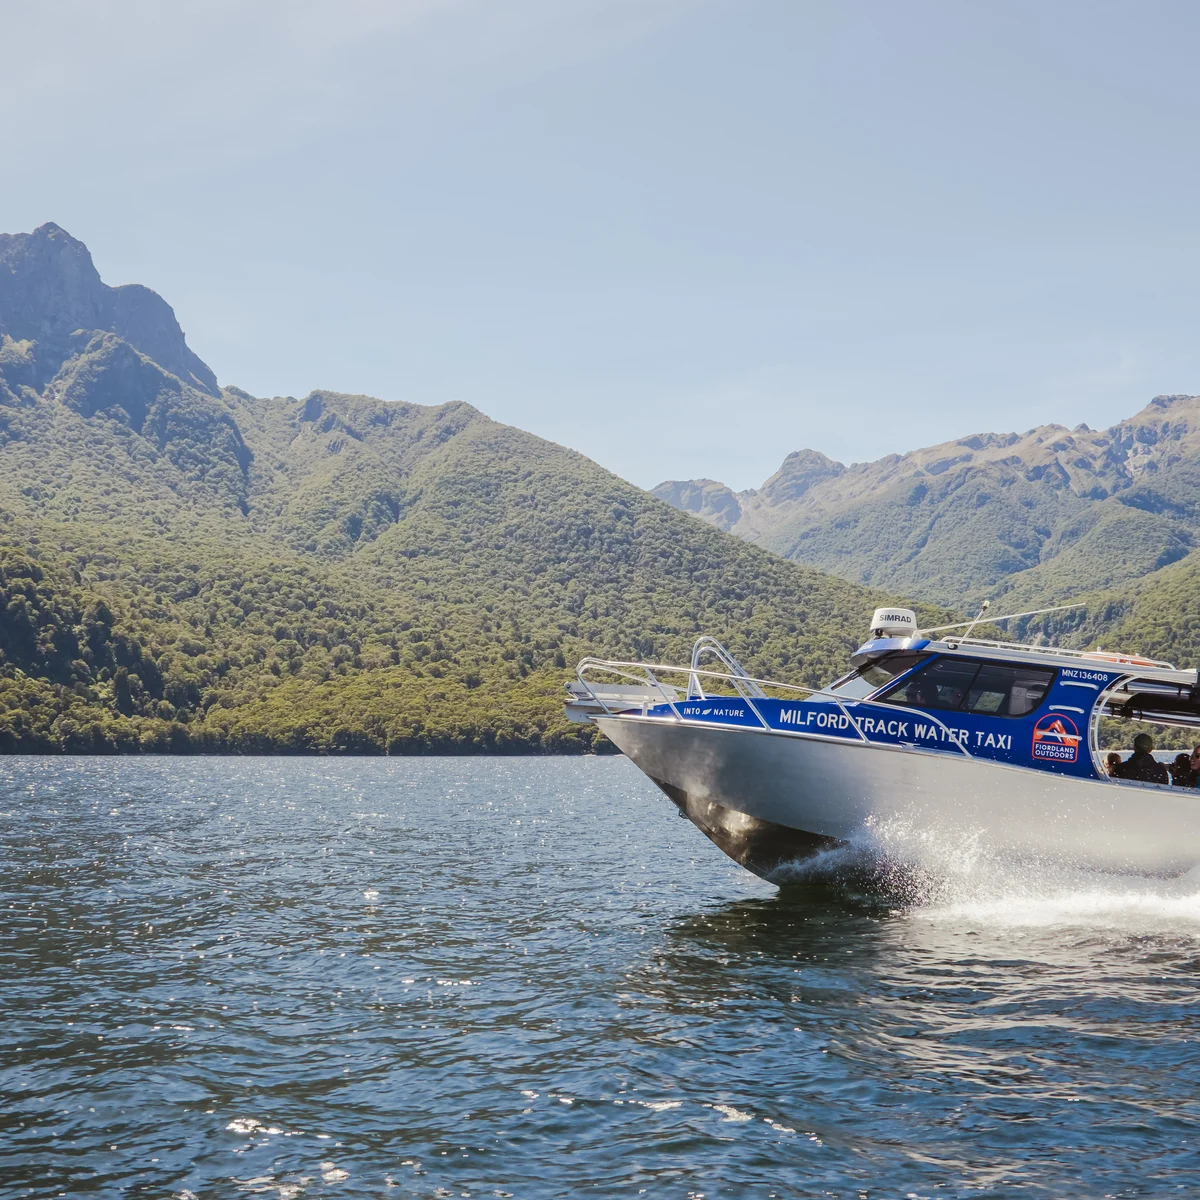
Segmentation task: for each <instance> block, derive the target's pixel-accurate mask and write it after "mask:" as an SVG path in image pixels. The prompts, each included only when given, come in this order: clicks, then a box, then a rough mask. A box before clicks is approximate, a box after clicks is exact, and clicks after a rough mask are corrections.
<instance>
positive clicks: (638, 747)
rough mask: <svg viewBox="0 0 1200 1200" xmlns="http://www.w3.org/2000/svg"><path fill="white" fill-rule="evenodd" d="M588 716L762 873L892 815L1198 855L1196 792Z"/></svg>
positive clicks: (1054, 845)
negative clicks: (595, 720)
mask: <svg viewBox="0 0 1200 1200" xmlns="http://www.w3.org/2000/svg"><path fill="white" fill-rule="evenodd" d="M597 724H598V725H599V727H600V729H601V730H602V731H603V732H604V734H605V735H606V736H607V737H609V738H610V739H611V740H612V741H613V742H614V743H615V744H616V745H617V746H618V747H619V748H620V749H621V750H622V751H623V752H624V753H625V754H626V755H627V756H628V757H629V758H630V759H632V761H633V762H634V763H635V764H636V765H637V766H638V767H639V768H641V770H642V771H643V772H645V774H647V775H648V776H650V778H651V779H653V780H654V782H655V783H657V784H658V785H659V786H660V787H661V788H662V789H663V791H665V792H666V793H667V794H668V795H669V796H670V797H671V798H672V799H673V800H674V801H675V802H676V804H677V805H679V807H680V810H681V812H685V813H686V814H687V815H688V817H690V818H691V819H692V821H693V822H694V823H695V824H697V825H698V826H699V827H700V828H701V829H702V830H703V831H704V832H705V833H706V834H707V835H708V836H709V837H710V838H712V840H713V841H714V842H716V843H717V845H719V846H720V847H721V848H722V849H723V850H724V851H725V852H726V853H727V854H729V855H730V856H731V857H732V858H734V859H735V860H737V861H738V862H740V863H742V864H743V865H744V866H746V867H748V868H749V869H750V870H753V871H755V872H756V873H757V874H760V875H763V876H770V875H771V874H772V873H773V872H774V871H776V870H777V868H778V867H779V866H780V865H781V864H782V863H784V862H787V861H789V860H791V859H795V858H797V857H802V856H803V855H805V854H811V853H813V852H815V851H818V850H820V849H822V848H824V847H829V846H833V845H836V844H838V843H842V842H848V841H850V840H852V839H854V838H855V837H856V835H859V834H861V833H862V832H863V831H864V830H867V829H869V828H870V827H872V826H876V827H878V826H879V825H880V823H883V822H889V821H895V820H899V821H903V822H906V823H908V824H909V825H910V826H911V827H914V828H922V829H936V830H937V831H938V833H939V835H940V836H942V837H950V838H954V837H962V838H973V839H977V840H978V842H979V843H981V844H982V845H984V846H987V847H989V848H991V849H993V850H995V851H997V852H1001V853H1004V852H1010V853H1012V854H1014V855H1017V856H1020V857H1029V858H1045V857H1053V858H1057V859H1063V860H1066V861H1069V862H1071V863H1073V864H1076V865H1080V866H1088V867H1098V868H1100V869H1105V870H1114V871H1134V872H1138V873H1150V874H1169V875H1175V874H1180V873H1183V872H1185V871H1188V870H1190V869H1191V868H1192V867H1195V866H1197V865H1200V790H1194V789H1190V788H1189V789H1182V788H1175V789H1172V788H1164V787H1157V786H1153V785H1137V784H1130V783H1128V782H1122V783H1120V784H1117V783H1110V782H1108V781H1098V780H1087V779H1078V778H1071V777H1069V776H1064V775H1058V774H1053V773H1050V772H1047V771H1043V770H1032V769H1029V768H1023V767H1014V766H1010V765H1007V764H1003V763H996V762H993V761H988V760H986V759H981V758H969V757H967V756H966V755H959V754H947V753H945V752H937V751H930V750H922V749H919V748H916V747H907V746H887V745H879V744H871V743H865V742H859V741H848V740H844V739H834V738H822V737H820V736H813V735H808V734H784V733H778V732H768V731H759V730H756V729H731V728H720V727H714V726H713V725H712V724H708V723H704V724H701V723H689V722H680V721H676V720H670V719H664V720H656V719H653V718H650V719H648V718H646V717H642V716H628V717H621V716H614V717H600V718H597Z"/></svg>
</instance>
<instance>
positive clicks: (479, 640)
mask: <svg viewBox="0 0 1200 1200" xmlns="http://www.w3.org/2000/svg"><path fill="white" fill-rule="evenodd" d="M891 598H892V597H891V596H890V595H889V596H885V595H883V594H881V593H876V592H874V591H871V590H868V589H866V588H864V587H861V586H859V585H857V584H854V583H849V582H845V581H842V580H838V579H831V578H829V577H826V576H823V575H820V574H818V573H817V572H815V571H813V570H810V569H806V568H804V567H801V566H798V565H796V564H794V563H789V562H785V561H783V560H782V559H780V558H778V557H776V556H774V555H771V554H769V553H767V552H765V551H764V550H761V549H759V548H757V547H754V546H751V545H748V544H746V543H745V542H742V541H738V540H737V539H734V538H731V537H729V536H727V535H726V534H724V533H722V532H720V531H718V530H716V529H712V528H708V527H705V526H704V525H701V524H699V523H697V522H695V521H694V520H692V519H691V518H690V517H688V516H686V515H684V514H682V513H679V512H677V511H676V510H674V509H673V508H671V507H670V506H668V505H667V504H664V503H662V502H660V501H658V500H656V499H654V498H652V497H650V496H649V495H647V494H646V493H644V492H642V491H640V490H639V489H637V488H635V487H633V486H632V485H630V484H627V483H625V482H624V481H623V480H620V479H618V478H617V477H615V476H613V475H611V474H609V473H608V472H606V471H604V470H602V469H601V468H599V467H598V466H596V464H594V463H592V462H590V461H589V460H588V459H586V458H584V457H583V456H581V455H579V454H576V453H574V452H572V451H569V450H566V449H564V448H562V447H560V446H556V445H553V444H551V443H548V442H545V441H542V440H541V439H539V438H536V437H533V436H531V435H529V434H526V433H523V432H521V431H520V430H516V429H512V428H509V427H507V426H503V425H500V424H497V423H496V422H494V421H491V420H489V419H488V418H487V417H485V416H484V415H483V414H481V413H479V412H477V411H476V410H474V409H472V408H470V407H468V406H466V405H461V404H450V405H442V406H440V407H423V406H420V405H415V404H406V403H385V402H383V401H379V400H373V399H370V398H367V397H361V396H344V395H338V394H335V393H330V392H316V393H313V394H312V395H310V396H308V397H305V398H303V399H299V400H298V399H293V398H291V397H276V398H273V399H260V398H255V397H252V396H249V395H247V394H246V393H244V392H242V391H239V390H238V389H236V388H225V389H222V388H220V387H218V386H217V383H216V379H215V376H213V373H212V372H211V371H210V370H209V369H208V367H207V366H206V365H205V364H204V363H202V362H201V361H200V360H199V359H198V358H196V356H195V355H194V354H193V353H192V352H191V350H190V349H189V348H188V347H187V344H186V341H185V339H184V336H183V334H182V332H181V331H180V330H179V327H178V324H177V323H176V321H175V317H174V314H173V313H172V312H171V310H170V308H169V306H168V305H167V304H166V303H165V302H164V301H162V300H161V298H159V297H158V296H156V295H155V294H154V293H152V292H149V291H148V290H147V289H145V288H134V289H132V290H131V289H127V288H116V289H113V288H107V287H106V286H105V285H104V284H103V283H102V282H101V281H100V279H99V277H98V275H96V272H95V269H94V267H93V266H92V263H91V259H90V256H89V255H88V253H87V249H86V247H84V246H83V245H82V244H81V243H79V242H78V241H76V240H75V239H73V238H71V237H70V236H69V235H67V234H66V233H65V232H64V231H63V230H61V229H59V228H58V227H57V226H53V225H50V226H43V227H42V228H41V229H39V230H37V231H35V233H33V234H29V235H16V236H11V237H3V238H0V750H7V751H14V750H22V751H55V750H76V751H84V750H86V751H113V750H122V751H133V750H149V751H172V750H174V751H187V750H203V751H214V752H216V751H234V752H271V751H284V752H362V753H371V752H375V753H380V752H389V753H420V752H436V751H441V752H482V751H537V752H556V751H574V752H578V751H582V750H586V749H589V748H591V747H592V746H593V742H594V735H593V731H592V730H591V729H590V728H586V727H580V726H570V725H567V724H566V723H565V722H564V720H563V718H562V716H561V695H562V684H563V682H564V681H565V679H566V678H567V670H566V668H567V665H568V664H573V663H574V661H575V660H577V659H578V658H579V657H581V656H582V655H584V654H586V653H602V654H609V655H616V656H622V657H625V656H635V655H636V656H646V657H657V658H664V657H679V656H682V655H683V654H684V653H685V652H686V649H687V647H688V646H689V645H690V643H691V641H692V640H693V639H694V638H695V636H696V635H697V634H698V633H699V632H701V631H705V632H712V633H716V634H717V635H718V636H720V637H722V638H725V639H727V640H728V641H729V643H730V645H731V647H733V648H734V649H735V650H736V652H737V653H738V654H739V656H740V657H742V659H743V661H744V662H746V664H747V665H748V666H751V667H752V668H754V669H756V670H758V671H760V672H762V673H764V674H772V675H775V674H785V675H787V676H788V677H790V678H796V679H799V680H806V681H810V682H818V681H821V680H824V679H827V678H828V677H829V676H830V675H832V674H833V673H835V672H837V671H840V670H841V669H842V668H843V667H844V665H845V661H846V656H847V654H848V652H849V651H850V649H852V647H853V645H854V644H856V642H857V640H859V638H860V635H861V633H862V631H863V630H864V628H865V627H866V622H867V618H868V616H869V614H870V611H871V609H872V608H873V607H874V606H875V605H876V604H878V603H882V602H884V601H885V600H886V599H891Z"/></svg>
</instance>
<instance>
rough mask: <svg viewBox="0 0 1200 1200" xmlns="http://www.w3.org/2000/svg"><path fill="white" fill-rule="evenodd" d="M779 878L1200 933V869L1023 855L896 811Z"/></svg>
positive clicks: (842, 891) (949, 908)
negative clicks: (1133, 867)
mask: <svg viewBox="0 0 1200 1200" xmlns="http://www.w3.org/2000/svg"><path fill="white" fill-rule="evenodd" d="M771 881H772V882H773V883H776V884H778V885H779V886H781V887H787V888H797V887H799V888H812V889H817V890H819V891H821V892H824V893H826V894H831V895H833V896H836V897H838V898H840V899H843V900H847V901H850V902H853V903H859V904H864V905H866V906H868V907H870V908H873V909H886V910H892V911H895V910H900V911H903V912H907V913H911V914H913V915H920V916H922V917H925V918H929V919H931V920H934V921H938V922H947V923H954V924H963V923H966V924H969V925H972V926H975V927H993V928H1030V929H1033V928H1051V927H1055V926H1063V927H1075V928H1093V929H1120V930H1123V931H1126V932H1129V933H1174V934H1184V935H1187V936H1195V937H1200V868H1194V869H1193V870H1191V871H1189V872H1187V873H1186V874H1184V875H1179V876H1176V877H1173V878H1164V877H1161V876H1145V875H1136V874H1118V873H1114V872H1108V871H1100V870H1096V869H1094V868H1087V867H1082V866H1076V865H1074V864H1071V863H1069V862H1064V861H1062V860H1061V859H1029V858H1024V859H1021V858H1016V857H1014V856H1012V855H1010V854H1006V853H1002V852H1000V851H997V850H996V849H994V848H993V847H991V846H989V844H988V843H987V841H986V840H985V838H984V837H983V836H982V834H979V835H975V836H972V837H966V838H964V837H963V836H962V834H961V831H959V830H955V831H954V832H953V833H950V832H949V831H944V830H939V829H938V828H937V827H936V826H929V825H918V824H916V823H915V822H914V823H909V822H906V821H904V820H901V819H895V818H893V819H890V820H887V821H879V822H874V823H871V824H869V825H868V826H866V827H865V828H863V829H862V830H861V831H860V832H859V833H858V834H857V835H856V836H855V837H854V838H852V839H851V840H850V841H849V842H847V843H846V844H844V845H842V846H838V847H836V848H834V849H831V850H827V851H824V852H822V853H820V854H818V855H815V856H814V857H812V858H808V859H804V860H803V861H798V862H792V863H785V864H783V865H782V866H780V867H779V868H778V869H777V870H776V871H775V872H774V873H773V874H772V876H771Z"/></svg>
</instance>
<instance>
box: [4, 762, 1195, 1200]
mask: <svg viewBox="0 0 1200 1200" xmlns="http://www.w3.org/2000/svg"><path fill="white" fill-rule="evenodd" d="M0 812H2V816H0V829H2V831H3V841H2V845H0V872H2V874H0V895H2V902H3V908H4V922H3V926H2V931H0V1005H2V1015H3V1023H2V1025H0V1040H2V1043H3V1053H2V1055H0V1090H2V1092H3V1110H2V1114H0V1122H2V1124H0V1129H2V1130H3V1142H2V1145H0V1181H2V1182H0V1190H2V1191H3V1194H4V1195H5V1196H9V1195H11V1196H47V1197H49V1196H59V1195H68V1196H122V1195H127V1196H146V1197H168V1196H175V1197H184V1198H189V1197H194V1198H197V1200H207V1198H209V1197H226V1196H237V1195H242V1194H245V1195H250V1194H258V1195H263V1196H267V1197H271V1196H278V1197H284V1198H287V1197H316V1196H337V1197H357V1196H372V1197H374V1196H379V1197H383V1196H420V1197H427V1196H428V1197H434V1196H437V1197H451V1196H477V1197H483V1196H500V1197H504V1196H514V1197H551V1196H577V1195H582V1194H593V1195H599V1196H614V1197H623V1196H639V1195H645V1196H649V1197H658V1196H664V1197H681V1198H688V1197H700V1196H704V1197H712V1198H715V1197H771V1196H779V1197H784V1196H826V1195H828V1196H847V1197H858V1196H869V1197H892V1196H895V1197H909V1196H917V1197H933V1196H967V1195H970V1196H1008V1195H1013V1194H1015V1193H1030V1194H1034V1195H1047V1196H1075V1195H1085V1196H1105V1195H1112V1196H1116V1195H1122V1196H1154V1195H1165V1194H1168V1193H1169V1194H1180V1193H1183V1194H1196V1193H1197V1192H1198V1191H1200V1157H1198V1155H1197V1148H1198V1147H1200V1141H1198V1139H1200V1121H1198V1118H1200V1054H1198V1052H1197V1045H1196V1039H1197V1036H1198V1035H1200V1025H1198V1023H1197V1019H1196V1000H1197V995H1198V988H1197V969H1198V967H1200V883H1198V882H1197V881H1195V880H1186V879H1185V880H1181V881H1175V882H1172V883H1162V882H1151V881H1144V880H1137V879H1122V878H1114V877H1111V876H1094V877H1082V876H1080V877H1075V876H1064V875H1055V874H1053V873H1050V872H1045V873H1039V872H1038V871H1036V870H1026V871H1025V872H1021V873H1018V872H1012V873H1009V872H1006V871H1005V870H1004V869H1003V868H1001V867H1000V866H998V865H996V864H995V863H991V862H989V860H988V859H987V857H986V855H981V854H980V853H978V848H971V847H962V846H955V845H946V846H940V845H938V844H937V839H936V831H932V832H930V831H919V834H920V836H919V837H918V838H917V839H916V842H914V841H913V838H912V832H911V831H909V837H908V841H907V842H904V839H903V838H901V839H900V840H901V842H902V843H904V844H903V845H900V847H899V848H900V850H902V851H903V852H904V853H908V854H914V855H916V856H918V857H920V858H921V860H922V862H921V871H922V875H921V878H922V880H923V883H922V889H923V890H922V891H921V896H923V897H924V898H923V899H921V898H916V899H914V898H912V897H911V896H910V898H909V899H908V900H907V901H906V902H905V903H903V904H901V903H899V902H898V901H897V900H896V899H895V897H893V898H892V899H890V900H888V899H885V898H884V897H881V896H878V895H876V896H870V895H864V894H862V888H861V883H856V884H854V885H853V886H851V885H850V884H848V883H845V882H844V880H843V876H842V875H840V874H839V873H838V871H837V870H836V869H835V868H831V869H830V871H829V872H827V873H826V874H825V875H820V874H818V875H817V876H815V877H809V878H808V879H807V880H806V882H805V883H804V885H803V886H802V887H798V888H789V889H784V890H782V891H780V890H776V889H775V888H774V887H772V886H771V885H769V884H766V883H763V882H762V881H760V880H757V879H755V878H753V877H752V876H750V875H748V874H746V873H745V872H743V871H742V870H740V869H739V868H738V867H736V866H735V865H734V864H732V863H731V862H729V861H727V860H726V859H724V858H723V857H722V856H721V854H720V853H719V852H718V851H717V850H716V849H715V848H714V847H712V846H711V845H709V843H708V842H706V841H705V840H704V838H703V837H702V836H701V835H700V834H699V833H698V832H697V831H696V830H695V829H694V828H693V827H692V826H691V825H689V824H688V823H687V822H685V821H681V820H679V819H678V818H677V817H676V816H675V811H674V807H673V805H671V804H670V803H669V802H668V801H667V800H666V799H665V798H664V797H662V796H661V795H660V794H659V793H657V792H656V791H655V790H654V788H653V787H652V786H651V785H649V784H648V783H647V782H645V781H644V780H643V778H642V777H641V776H640V775H639V774H638V773H637V771H636V770H635V769H634V768H633V767H632V766H631V765H630V764H629V763H628V762H626V761H625V760H624V759H615V758H607V759H604V758H601V759H583V760H580V759H570V760H567V759H563V760H553V759H551V760H542V759H482V760H481V759H434V760H396V759H391V760H377V759H341V760H333V761H319V760H311V759H309V760H280V759H258V760H245V759H243V760H230V759H224V760H220V759H218V760H210V759H175V760H108V759H57V760H51V759H5V760H0ZM917 843H919V845H918V844H917ZM888 849H890V850H891V851H892V852H893V853H894V852H896V850H897V847H895V846H893V847H890V848H888Z"/></svg>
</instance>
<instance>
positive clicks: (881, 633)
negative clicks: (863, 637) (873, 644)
mask: <svg viewBox="0 0 1200 1200" xmlns="http://www.w3.org/2000/svg"><path fill="white" fill-rule="evenodd" d="M916 632H917V614H916V613H915V612H913V610H912V609H911V608H877V609H876V610H875V615H874V616H873V617H872V618H871V636H872V637H873V638H891V637H912V636H913V635H914V634H915V633H916Z"/></svg>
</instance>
